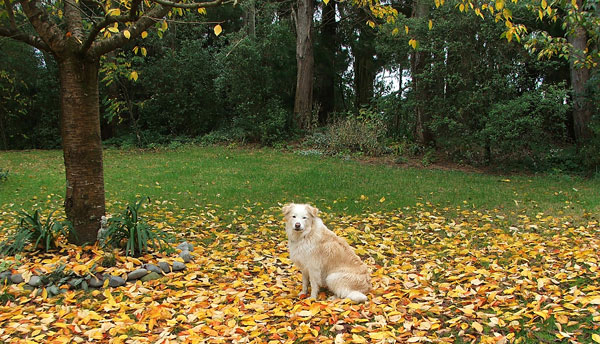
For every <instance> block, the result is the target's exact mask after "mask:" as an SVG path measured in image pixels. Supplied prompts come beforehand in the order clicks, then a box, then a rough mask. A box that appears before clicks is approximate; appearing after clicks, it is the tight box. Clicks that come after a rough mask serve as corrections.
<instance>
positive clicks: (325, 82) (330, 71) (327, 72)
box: [316, 1, 339, 125]
mask: <svg viewBox="0 0 600 344" xmlns="http://www.w3.org/2000/svg"><path fill="white" fill-rule="evenodd" d="M336 7H337V6H336V2H335V1H329V2H328V3H327V5H325V4H323V17H322V18H321V35H320V37H319V41H320V47H321V49H320V50H321V52H322V54H321V55H319V54H317V57H319V56H321V58H320V59H317V61H316V68H317V70H318V72H317V75H316V78H317V85H318V87H317V96H316V97H317V98H318V102H319V104H320V107H319V125H325V124H327V121H328V119H329V114H330V113H332V112H334V111H335V77H336V68H335V67H336V66H335V57H336V54H337V51H338V47H339V44H338V38H337V21H336V20H335V13H336Z"/></svg>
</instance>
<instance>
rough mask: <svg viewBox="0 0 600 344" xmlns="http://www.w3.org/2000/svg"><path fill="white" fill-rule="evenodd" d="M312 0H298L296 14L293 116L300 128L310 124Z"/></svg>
mask: <svg viewBox="0 0 600 344" xmlns="http://www.w3.org/2000/svg"><path fill="white" fill-rule="evenodd" d="M313 6H314V5H313V0H298V13H297V16H296V63H297V66H298V71H297V75H296V98H295V102H294V116H295V120H296V124H297V125H298V127H300V128H301V129H309V128H310V127H311V124H312V102H313V84H314V81H313V74H314V73H313V72H314V56H313V33H312V31H313V28H312V21H313V12H314V7H313Z"/></svg>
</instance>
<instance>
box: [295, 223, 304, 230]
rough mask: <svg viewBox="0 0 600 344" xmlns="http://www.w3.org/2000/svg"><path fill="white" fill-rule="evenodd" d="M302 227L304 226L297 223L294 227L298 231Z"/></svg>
mask: <svg viewBox="0 0 600 344" xmlns="http://www.w3.org/2000/svg"><path fill="white" fill-rule="evenodd" d="M300 226H302V225H301V224H300V222H296V224H295V225H294V227H295V228H296V229H300Z"/></svg>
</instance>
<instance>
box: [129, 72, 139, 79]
mask: <svg viewBox="0 0 600 344" xmlns="http://www.w3.org/2000/svg"><path fill="white" fill-rule="evenodd" d="M129 78H130V79H132V80H133V81H137V79H138V73H137V72H136V71H132V72H131V74H130V75H129Z"/></svg>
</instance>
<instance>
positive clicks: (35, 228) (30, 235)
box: [0, 210, 72, 255]
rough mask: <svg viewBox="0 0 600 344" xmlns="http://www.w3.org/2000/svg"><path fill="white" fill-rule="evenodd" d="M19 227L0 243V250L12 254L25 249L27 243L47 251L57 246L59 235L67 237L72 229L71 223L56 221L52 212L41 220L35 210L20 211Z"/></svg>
mask: <svg viewBox="0 0 600 344" xmlns="http://www.w3.org/2000/svg"><path fill="white" fill-rule="evenodd" d="M21 215H23V217H21V220H20V223H19V227H18V228H17V229H16V231H15V232H14V233H13V234H12V235H11V236H9V237H8V238H7V239H6V240H5V241H3V242H2V243H0V252H1V253H3V254H8V255H13V254H15V253H18V252H22V251H24V250H25V247H26V246H27V245H29V244H33V248H34V249H43V250H44V251H45V252H48V251H50V250H52V249H55V248H57V247H58V242H59V241H60V239H61V237H64V238H67V237H68V236H69V233H70V232H71V231H72V226H71V223H70V222H68V221H61V222H57V221H56V220H55V219H53V218H52V216H53V215H54V212H53V213H51V214H50V215H48V218H47V219H46V221H43V220H42V218H41V216H40V212H39V211H38V210H36V211H35V212H34V213H33V214H27V213H25V212H21Z"/></svg>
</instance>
